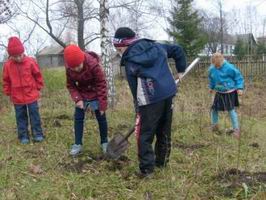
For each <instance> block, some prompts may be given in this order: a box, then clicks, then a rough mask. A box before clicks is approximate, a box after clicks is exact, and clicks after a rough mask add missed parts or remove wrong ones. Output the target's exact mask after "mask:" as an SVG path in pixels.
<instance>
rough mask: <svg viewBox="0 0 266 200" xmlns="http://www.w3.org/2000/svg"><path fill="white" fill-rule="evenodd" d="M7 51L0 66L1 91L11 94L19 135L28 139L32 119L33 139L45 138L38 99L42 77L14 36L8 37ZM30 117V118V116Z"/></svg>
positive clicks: (35, 64)
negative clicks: (5, 59) (1, 72)
mask: <svg viewBox="0 0 266 200" xmlns="http://www.w3.org/2000/svg"><path fill="white" fill-rule="evenodd" d="M7 52H8V55H9V58H8V60H7V61H6V62H5V64H4V68H3V91H4V93H5V94H6V95H7V96H9V97H10V99H11V101H12V102H13V104H14V107H15V112H16V122H17V131H18V139H19V140H20V142H21V143H22V144H28V143H29V141H30V140H29V131H28V122H29V121H30V123H31V130H32V135H33V141H35V142H41V141H43V140H44V136H43V131H42V127H41V119H40V114H39V108H38V102H37V100H38V99H39V97H40V91H41V89H42V87H43V78H42V74H41V72H40V69H39V66H38V64H37V63H36V61H35V60H34V59H33V58H31V57H28V56H25V55H24V46H23V44H22V43H21V41H20V40H19V38H17V37H10V38H9V41H8V46H7ZM29 118H30V120H29Z"/></svg>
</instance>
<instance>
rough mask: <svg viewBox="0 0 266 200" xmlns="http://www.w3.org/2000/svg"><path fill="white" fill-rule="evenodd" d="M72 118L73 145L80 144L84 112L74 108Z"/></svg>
mask: <svg viewBox="0 0 266 200" xmlns="http://www.w3.org/2000/svg"><path fill="white" fill-rule="evenodd" d="M74 117H75V120H74V129H75V144H82V138H83V128H84V110H83V109H80V108H77V107H76V108H75V116H74Z"/></svg>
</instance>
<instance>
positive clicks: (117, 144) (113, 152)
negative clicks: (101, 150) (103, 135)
mask: <svg viewBox="0 0 266 200" xmlns="http://www.w3.org/2000/svg"><path fill="white" fill-rule="evenodd" d="M128 146H129V142H128V141H127V139H125V136H123V135H122V134H117V135H115V136H114V138H113V139H112V140H111V141H110V142H109V143H108V146H107V150H106V155H107V157H109V158H110V159H114V160H116V159H118V158H119V157H120V156H121V155H123V153H124V152H125V151H126V150H127V149H128Z"/></svg>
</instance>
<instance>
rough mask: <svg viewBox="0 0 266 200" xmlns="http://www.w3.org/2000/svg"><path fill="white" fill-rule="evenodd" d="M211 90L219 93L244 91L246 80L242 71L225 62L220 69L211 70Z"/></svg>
mask: <svg viewBox="0 0 266 200" xmlns="http://www.w3.org/2000/svg"><path fill="white" fill-rule="evenodd" d="M208 72H209V75H208V78H209V88H210V89H212V90H216V91H218V92H226V91H229V90H233V89H236V90H237V89H243V88H244V79H243V76H242V75H241V73H240V71H239V70H238V69H237V68H236V67H235V66H234V65H233V64H231V63H229V62H227V61H224V63H223V65H222V66H221V67H220V68H216V67H215V66H214V65H211V66H210V68H209V71H208Z"/></svg>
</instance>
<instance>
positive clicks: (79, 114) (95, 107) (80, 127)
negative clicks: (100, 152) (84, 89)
mask: <svg viewBox="0 0 266 200" xmlns="http://www.w3.org/2000/svg"><path fill="white" fill-rule="evenodd" d="M84 105H85V108H87V107H89V108H90V109H91V110H92V111H93V112H94V113H95V116H96V119H97V121H98V125H99V130H100V137H101V144H102V143H106V142H108V138H107V120H106V116H105V113H104V114H103V115H101V113H100V111H99V103H98V101H84ZM84 117H85V110H84V109H81V108H78V107H75V116H74V118H75V121H74V129H75V144H82V138H83V131H84Z"/></svg>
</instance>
